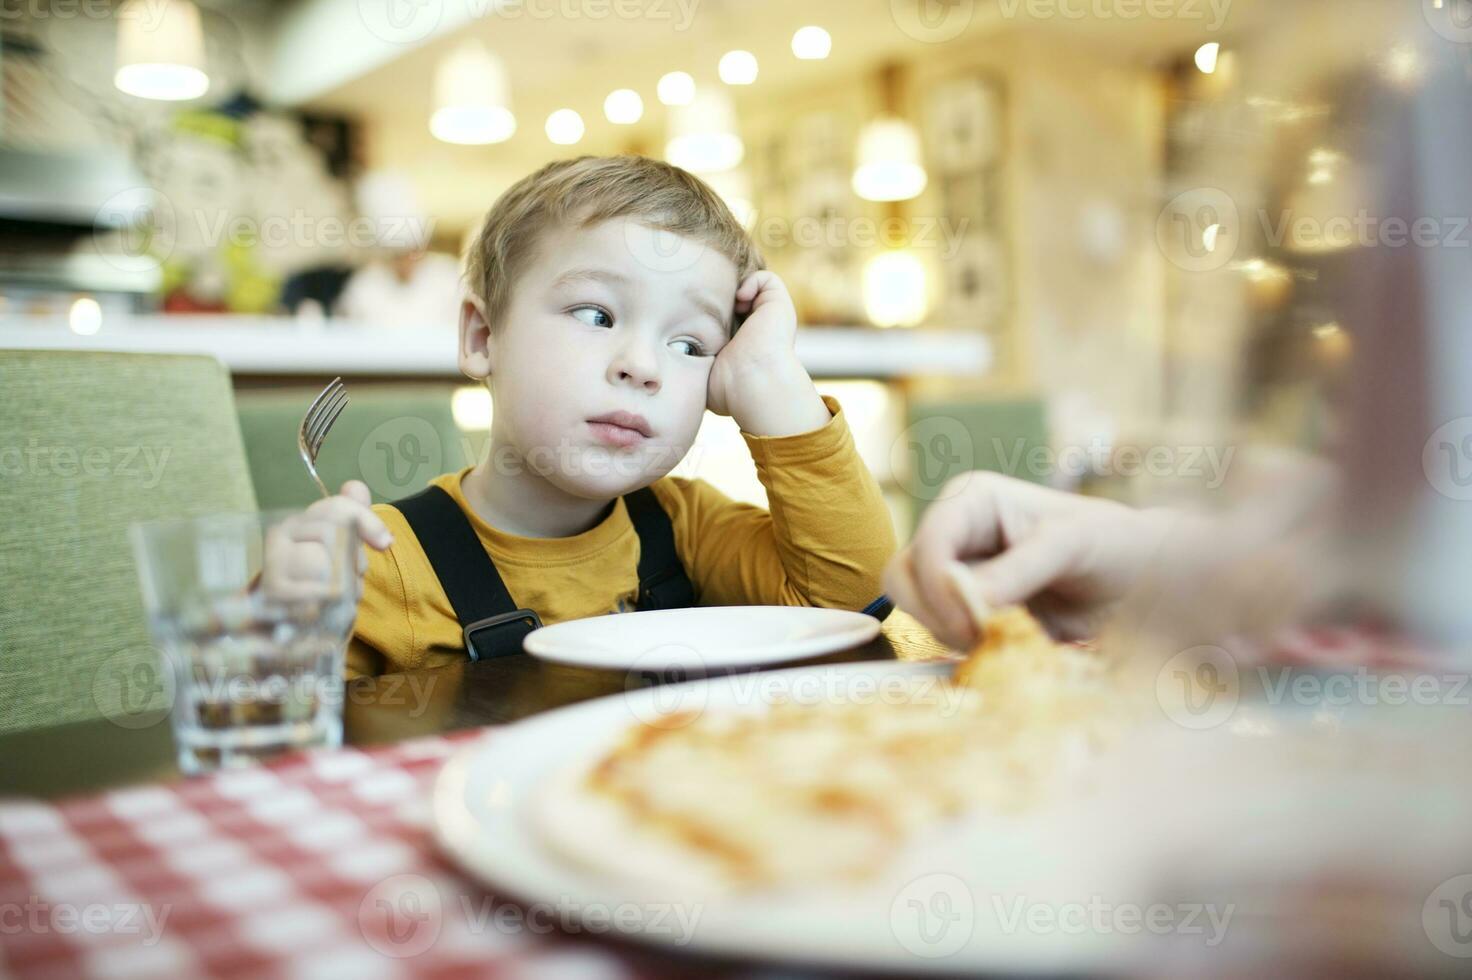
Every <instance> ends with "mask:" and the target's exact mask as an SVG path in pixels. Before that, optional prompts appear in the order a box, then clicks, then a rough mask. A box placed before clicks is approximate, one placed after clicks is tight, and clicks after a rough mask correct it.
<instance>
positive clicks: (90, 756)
mask: <svg viewBox="0 0 1472 980" xmlns="http://www.w3.org/2000/svg"><path fill="white" fill-rule="evenodd" d="M948 653H949V651H948V650H947V648H946V647H945V646H943V645H942V644H941V643H940V642H939V641H937V640H936V639H935V638H934V637H933V636H932V635H931V634H930V633H929V631H927V630H926V629H925V628H924V627H922V626H920V625H919V624H918V623H917V622H916V621H915V620H914V619H912V618H910V617H908V616H906V615H905V614H904V613H899V612H896V613H894V614H892V615H891V616H890V617H889V619H888V620H886V621H885V624H884V629H883V631H882V632H881V633H880V635H879V636H878V637H876V638H875V639H874V640H873V641H872V642H870V643H867V644H865V645H864V646H861V647H856V648H854V649H852V650H845V651H842V652H840V653H835V654H830V655H828V656H825V657H815V658H811V659H808V660H803V661H799V662H797V663H788V664H779V665H775V666H776V668H777V669H780V668H783V667H798V666H821V665H825V664H839V663H850V662H855V661H862V660H888V659H896V660H910V661H914V660H928V659H932V658H935V657H942V656H946V655H947V654H948ZM685 679H688V678H683V677H664V678H660V677H654V676H650V675H647V674H638V673H634V674H630V673H626V672H624V671H612V670H595V669H591V668H585V667H566V666H562V665H560V664H551V663H546V662H544V661H541V660H537V659H535V658H534V657H530V656H517V657H503V658H500V659H496V660H483V661H479V662H475V663H471V662H469V661H466V662H465V663H460V664H452V665H451V666H448V667H440V668H437V669H434V670H422V671H412V672H408V673H402V674H385V675H383V676H381V677H365V678H359V679H357V680H354V681H350V682H348V684H347V686H346V691H345V692H344V695H345V696H344V704H343V737H344V741H345V742H346V743H347V744H349V745H379V744H383V743H386V742H396V741H400V740H402V739H406V738H412V737H414V736H417V735H429V734H433V733H437V732H447V731H455V730H457V729H463V728H472V727H477V726H481V725H497V724H505V723H507V722H512V721H516V720H517V719H518V718H525V717H527V716H528V715H534V714H537V713H539V712H542V711H549V710H551V709H553V708H558V707H561V706H563V705H567V704H573V703H576V702H578V701H586V700H588V699H589V698H596V697H602V696H604V695H608V694H618V693H620V692H622V691H626V690H631V689H635V688H638V687H647V686H650V685H652V684H658V683H663V682H667V681H672V680H685ZM0 760H3V761H0V797H4V796H37V797H48V798H49V797H57V796H64V795H67V794H71V793H81V792H95V791H97V790H102V789H107V788H110V787H114V786H121V785H125V784H130V783H142V782H152V781H155V780H170V779H178V778H180V773H179V769H178V766H177V765H176V763H175V759H174V740H173V736H172V734H171V730H170V726H169V721H168V719H167V718H166V717H165V718H162V719H160V720H159V721H158V722H157V723H156V724H151V725H148V726H146V727H141V728H127V727H123V726H121V725H118V724H116V723H114V722H113V721H110V720H109V719H106V718H99V719H96V720H94V721H85V722H78V723H75V724H70V725H60V726H56V727H53V728H42V729H36V730H33V731H27V732H20V733H16V734H12V735H4V736H0Z"/></svg>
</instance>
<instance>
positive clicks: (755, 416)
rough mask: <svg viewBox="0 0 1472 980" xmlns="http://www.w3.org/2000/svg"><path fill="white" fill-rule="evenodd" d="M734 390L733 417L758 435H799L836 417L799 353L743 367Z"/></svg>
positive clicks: (744, 427) (745, 428) (745, 429)
mask: <svg viewBox="0 0 1472 980" xmlns="http://www.w3.org/2000/svg"><path fill="white" fill-rule="evenodd" d="M733 389H734V390H733V391H732V394H731V405H730V409H731V417H732V418H733V419H735V421H736V424H737V425H738V426H739V427H740V428H741V431H742V432H745V433H747V434H749V435H754V436H773V437H780V436H795V435H801V434H802V433H805V432H812V431H814V430H815V429H821V428H822V427H823V426H825V425H827V424H828V422H829V420H830V419H832V417H833V416H832V414H831V413H830V412H829V411H828V406H827V405H826V404H824V402H823V398H822V396H820V395H819V394H818V389H817V388H816V387H815V386H814V385H813V379H812V378H811V377H809V376H808V372H807V369H806V368H804V367H803V366H802V363H801V362H800V361H798V360H797V358H796V357H792V358H790V359H784V360H780V361H776V362H768V363H765V364H754V365H750V366H749V367H747V368H745V369H744V370H742V372H741V375H740V378H739V380H736V382H735V384H734V385H733Z"/></svg>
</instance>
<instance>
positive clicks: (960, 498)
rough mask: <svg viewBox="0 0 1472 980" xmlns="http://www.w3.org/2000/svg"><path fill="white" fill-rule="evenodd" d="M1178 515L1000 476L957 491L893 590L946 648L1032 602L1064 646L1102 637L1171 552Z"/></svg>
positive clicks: (923, 534) (921, 537) (918, 535)
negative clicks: (1168, 539) (1136, 587)
mask: <svg viewBox="0 0 1472 980" xmlns="http://www.w3.org/2000/svg"><path fill="white" fill-rule="evenodd" d="M1174 518H1175V515H1173V514H1171V513H1170V512H1168V511H1162V510H1135V509H1133V508H1130V507H1126V506H1125V505H1123V504H1119V503H1115V502H1114V501H1110V500H1101V499H1097V498H1091V497H1080V496H1077V495H1075V494H1070V493H1064V492H1062V491H1058V490H1051V489H1048V488H1046V487H1041V486H1038V485H1036V484H1032V483H1028V482H1026V481H1023V480H1018V479H1015V478H1012V477H1007V476H1002V475H1000V474H997V473H985V472H973V473H965V474H962V475H961V476H958V477H956V478H955V479H953V480H952V481H951V482H950V483H948V484H947V485H946V487H945V489H944V491H943V492H942V494H941V497H940V498H939V499H938V500H937V501H936V502H935V503H934V504H932V505H931V506H930V508H929V509H928V510H927V511H926V512H925V516H924V517H923V518H922V519H921V521H920V526H919V528H918V529H917V530H916V532H915V536H914V538H913V539H912V540H911V542H910V544H909V545H907V546H906V547H905V548H904V549H902V550H901V551H900V552H899V554H898V555H896V556H895V558H894V559H893V560H892V561H891V562H890V565H889V568H888V569H887V570H886V572H885V590H886V592H887V593H888V594H889V596H890V598H891V599H893V600H894V602H895V604H896V605H898V606H899V607H901V608H903V609H906V610H908V611H909V612H910V613H911V614H913V615H914V616H915V617H916V618H917V619H919V620H920V621H921V622H922V623H924V624H925V625H926V626H927V627H929V628H930V630H931V631H932V632H934V633H935V634H936V636H938V637H939V638H940V639H941V640H942V641H944V642H946V643H948V644H950V645H952V646H954V647H956V648H957V649H969V648H970V647H972V646H974V645H975V643H976V641H977V639H978V626H977V624H978V623H979V622H980V620H981V619H983V618H984V617H985V616H986V615H987V614H988V613H989V612H990V611H991V610H993V609H995V608H997V607H1000V606H1005V605H1011V604H1014V603H1022V602H1026V603H1027V604H1028V606H1029V607H1030V608H1031V609H1032V611H1033V613H1034V614H1035V615H1037V616H1038V618H1039V619H1041V620H1042V621H1043V623H1044V624H1045V625H1046V626H1047V627H1048V628H1049V630H1050V631H1051V632H1052V633H1053V634H1054V636H1055V637H1057V638H1059V639H1080V638H1083V637H1087V636H1091V635H1093V634H1094V632H1095V631H1096V629H1097V627H1098V624H1099V622H1100V620H1101V619H1102V618H1103V616H1104V614H1105V613H1106V612H1108V610H1109V609H1110V608H1111V607H1112V606H1113V605H1114V603H1116V602H1117V601H1118V600H1119V599H1121V598H1123V597H1124V595H1125V593H1126V592H1128V591H1129V589H1130V587H1131V586H1132V585H1133V584H1134V582H1135V581H1136V579H1137V578H1138V577H1139V575H1140V573H1141V572H1142V571H1143V570H1144V569H1145V567H1146V566H1147V564H1148V563H1149V561H1150V558H1151V556H1152V555H1153V554H1155V552H1156V551H1157V549H1158V548H1159V547H1160V545H1161V543H1162V542H1163V540H1164V538H1165V535H1166V533H1167V532H1168V530H1169V529H1170V527H1171V524H1172V523H1173V521H1174Z"/></svg>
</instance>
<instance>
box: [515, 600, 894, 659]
mask: <svg viewBox="0 0 1472 980" xmlns="http://www.w3.org/2000/svg"><path fill="white" fill-rule="evenodd" d="M877 635H879V620H877V619H875V618H874V617H873V616H869V615H867V614H865V613H856V612H848V611H846V610H842V609H814V608H810V607H805V606H700V607H696V608H692V609H657V610H651V611H649V612H633V613H616V614H612V615H608V616H592V617H589V618H587V619H572V620H568V621H567V622H565V623H558V624H557V625H555V626H544V627H542V628H541V629H539V630H534V631H532V632H531V633H528V634H527V636H526V640H525V641H524V644H523V645H524V647H525V649H526V652H527V653H529V654H531V655H532V656H534V657H540V658H542V659H543V660H551V661H554V662H556V663H562V664H572V665H574V666H578V667H605V668H613V669H618V670H631V669H640V670H672V669H673V670H685V671H692V672H698V671H703V670H714V669H720V668H724V667H749V666H753V665H757V664H775V663H783V662H785V661H789V660H801V659H803V658H804V657H815V656H818V655H820V654H824V653H832V652H834V651H836V650H847V649H848V648H850V647H856V646H859V645H860V644H863V643H868V642H869V641H870V640H872V639H874V637H875V636H877Z"/></svg>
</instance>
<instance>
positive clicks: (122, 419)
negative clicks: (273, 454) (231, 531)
mask: <svg viewBox="0 0 1472 980" xmlns="http://www.w3.org/2000/svg"><path fill="white" fill-rule="evenodd" d="M0 392H3V393H4V394H3V396H0V523H3V527H4V531H3V533H0V580H3V587H0V703H3V705H4V709H3V710H0V732H11V731H20V730H24V729H30V728H40V727H46V726H51V725H58V724H63V723H66V722H72V721H83V720H87V719H91V718H96V717H99V716H102V717H111V718H119V717H121V716H124V715H127V714H137V713H138V712H140V711H141V710H143V709H148V708H154V709H156V708H158V707H160V705H161V704H162V703H163V702H165V701H166V697H167V692H166V691H165V689H164V688H163V686H162V685H161V684H160V683H159V678H160V676H161V675H160V673H159V670H158V653H157V651H156V650H155V648H154V646H153V644H152V642H151V640H150V638H149V635H148V630H147V625H146V623H145V621H144V616H143V609H142V603H141V599H140V596H139V591H138V579H137V575H136V574H135V571H134V565H133V557H132V553H131V551H130V549H129V544H128V540H127V528H128V525H129V524H130V523H132V522H134V521H141V520H152V519H156V518H163V517H186V516H193V515H198V514H206V513H212V512H223V511H253V510H254V509H255V495H254V493H253V492H252V490H251V484H250V476H249V473H248V471H247V469H246V461H245V449H244V447H243V446H242V444H241V440H240V428H239V425H238V424H237V422H236V418H235V406H234V400H233V398H232V394H231V386H230V375H229V374H228V372H227V371H226V370H225V368H224V366H223V365H221V364H220V363H219V362H218V361H216V360H214V359H213V358H209V357H195V356H175V355H163V354H113V353H102V352H94V351H17V350H0Z"/></svg>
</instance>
